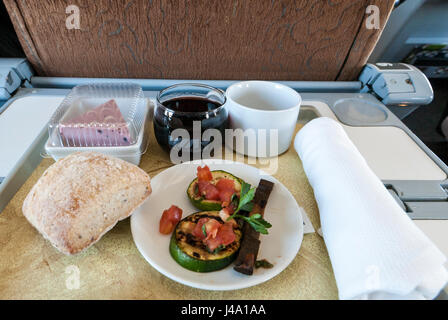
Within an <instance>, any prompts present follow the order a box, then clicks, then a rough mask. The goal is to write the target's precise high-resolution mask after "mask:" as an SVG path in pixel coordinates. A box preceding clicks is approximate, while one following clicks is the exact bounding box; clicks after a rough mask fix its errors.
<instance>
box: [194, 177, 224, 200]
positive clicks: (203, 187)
mask: <svg viewBox="0 0 448 320" xmlns="http://www.w3.org/2000/svg"><path fill="white" fill-rule="evenodd" d="M198 189H199V193H200V194H201V196H205V199H207V200H219V198H220V197H219V190H218V188H216V187H215V186H214V185H213V184H212V183H211V182H208V181H199V182H198Z"/></svg>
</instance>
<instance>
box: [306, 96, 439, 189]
mask: <svg viewBox="0 0 448 320" xmlns="http://www.w3.org/2000/svg"><path fill="white" fill-rule="evenodd" d="M303 104H304V105H307V106H312V107H314V108H316V110H317V112H318V113H319V114H320V116H323V117H329V118H332V119H335V120H337V118H336V116H335V115H334V113H333V112H332V111H331V109H330V108H329V107H328V105H326V104H325V103H323V102H320V101H304V103H303ZM343 127H344V129H345V131H346V132H347V134H348V136H349V137H350V139H351V140H352V141H353V143H354V144H355V145H356V147H357V148H358V150H359V152H361V154H362V155H363V156H364V158H365V159H366V161H367V163H368V164H369V166H370V168H371V169H372V170H373V171H374V172H375V173H376V175H377V176H378V177H379V178H380V179H382V180H445V179H446V178H447V176H446V174H445V172H444V171H443V170H442V169H440V168H439V166H438V165H437V164H436V163H435V162H434V161H433V160H432V159H431V158H430V157H429V156H428V155H427V154H426V153H425V152H424V151H423V150H422V149H421V148H420V147H419V146H418V145H417V144H416V143H415V142H414V141H413V140H412V139H411V138H410V137H409V136H408V135H407V134H406V132H404V131H403V130H402V129H400V128H396V127H373V126H372V127H351V126H346V125H343Z"/></svg>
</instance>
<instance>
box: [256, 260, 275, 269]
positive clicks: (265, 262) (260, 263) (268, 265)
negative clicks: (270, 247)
mask: <svg viewBox="0 0 448 320" xmlns="http://www.w3.org/2000/svg"><path fill="white" fill-rule="evenodd" d="M272 267H274V265H273V264H272V263H270V262H269V261H268V260H266V259H263V260H257V261H255V268H257V269H258V268H265V269H271V268H272Z"/></svg>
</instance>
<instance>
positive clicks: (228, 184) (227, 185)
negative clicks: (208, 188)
mask: <svg viewBox="0 0 448 320" xmlns="http://www.w3.org/2000/svg"><path fill="white" fill-rule="evenodd" d="M216 188H218V189H219V191H223V190H232V191H235V182H234V181H233V180H232V179H225V178H222V179H219V180H218V182H217V183H216Z"/></svg>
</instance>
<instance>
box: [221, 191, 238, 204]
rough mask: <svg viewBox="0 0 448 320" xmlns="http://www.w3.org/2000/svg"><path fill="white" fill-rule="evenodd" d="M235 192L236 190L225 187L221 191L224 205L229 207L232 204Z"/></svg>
mask: <svg viewBox="0 0 448 320" xmlns="http://www.w3.org/2000/svg"><path fill="white" fill-rule="evenodd" d="M234 193H235V191H233V190H230V189H224V190H222V191H219V200H221V202H222V206H223V207H227V206H228V205H229V204H230V202H231V201H232V196H233V195H234Z"/></svg>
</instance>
